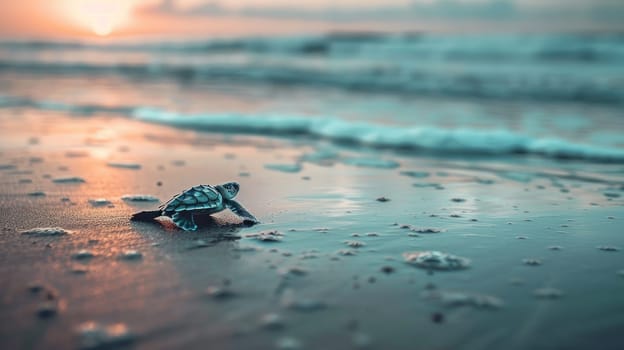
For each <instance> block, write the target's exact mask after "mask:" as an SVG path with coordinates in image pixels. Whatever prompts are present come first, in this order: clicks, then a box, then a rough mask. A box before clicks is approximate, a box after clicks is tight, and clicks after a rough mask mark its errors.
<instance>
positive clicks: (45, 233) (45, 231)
mask: <svg viewBox="0 0 624 350" xmlns="http://www.w3.org/2000/svg"><path fill="white" fill-rule="evenodd" d="M20 233H21V234H23V235H28V236H36V237H53V236H65V235H69V234H72V233H73V231H69V230H66V229H64V228H62V227H35V228H31V229H28V230H23V231H20Z"/></svg>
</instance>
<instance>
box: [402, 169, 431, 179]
mask: <svg viewBox="0 0 624 350" xmlns="http://www.w3.org/2000/svg"><path fill="white" fill-rule="evenodd" d="M399 174H401V175H403V176H409V177H414V178H417V179H423V178H426V177H429V173H428V172H426V171H413V170H406V171H401V172H400V173H399Z"/></svg>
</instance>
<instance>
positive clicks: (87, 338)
mask: <svg viewBox="0 0 624 350" xmlns="http://www.w3.org/2000/svg"><path fill="white" fill-rule="evenodd" d="M76 333H77V334H78V337H79V339H80V349H112V348H116V347H118V346H122V345H125V344H129V343H131V342H133V341H134V339H135V338H136V337H135V335H134V334H133V333H132V332H130V330H129V329H128V327H127V326H126V325H125V324H123V323H114V324H110V325H102V324H99V323H97V322H94V321H88V322H85V323H83V324H81V325H80V326H78V328H77V329H76Z"/></svg>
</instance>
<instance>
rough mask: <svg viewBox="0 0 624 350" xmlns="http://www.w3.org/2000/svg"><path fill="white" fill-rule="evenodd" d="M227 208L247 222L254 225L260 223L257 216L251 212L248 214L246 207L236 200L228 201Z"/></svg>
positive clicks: (226, 202)
mask: <svg viewBox="0 0 624 350" xmlns="http://www.w3.org/2000/svg"><path fill="white" fill-rule="evenodd" d="M225 207H226V208H228V209H230V210H231V211H232V212H233V213H234V214H236V215H238V216H240V217H241V218H243V219H245V220H249V221H251V222H253V223H254V224H257V223H259V222H260V221H258V219H256V217H255V216H253V215H252V214H251V213H250V212H248V211H247V209H245V207H243V206H242V205H241V204H240V203H238V202H237V201H235V200H226V201H225Z"/></svg>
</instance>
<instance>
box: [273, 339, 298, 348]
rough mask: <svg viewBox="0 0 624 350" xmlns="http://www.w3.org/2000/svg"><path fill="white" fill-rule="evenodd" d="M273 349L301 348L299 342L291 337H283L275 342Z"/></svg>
mask: <svg viewBox="0 0 624 350" xmlns="http://www.w3.org/2000/svg"><path fill="white" fill-rule="evenodd" d="M275 347H276V348H277V349H278V350H298V349H301V348H302V347H303V345H302V344H301V341H299V339H297V338H293V337H283V338H280V339H278V340H277V343H275Z"/></svg>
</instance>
